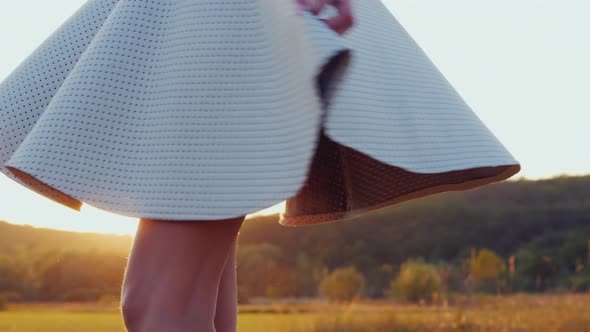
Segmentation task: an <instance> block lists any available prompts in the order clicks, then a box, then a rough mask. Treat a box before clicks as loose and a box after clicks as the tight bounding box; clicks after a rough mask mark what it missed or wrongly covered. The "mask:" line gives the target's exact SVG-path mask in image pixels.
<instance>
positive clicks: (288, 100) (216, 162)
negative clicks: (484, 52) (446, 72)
mask: <svg viewBox="0 0 590 332" xmlns="http://www.w3.org/2000/svg"><path fill="white" fill-rule="evenodd" d="M294 2H295V0H225V1H211V0H88V1H87V2H86V3H85V4H84V5H83V7H82V8H80V10H78V11H77V12H76V13H75V14H74V15H72V17H70V19H68V20H67V21H66V22H65V23H64V24H63V25H62V26H61V27H60V28H59V29H58V30H57V31H56V32H54V33H53V34H52V35H51V36H50V37H49V38H48V39H47V40H46V41H45V42H44V43H43V44H42V45H40V46H39V48H38V49H37V50H36V51H35V52H34V53H33V54H31V55H30V56H29V57H28V58H27V59H25V60H24V62H23V63H22V64H21V65H20V66H19V67H18V68H16V69H15V70H14V71H13V72H12V73H11V74H10V76H9V77H8V78H7V79H6V80H5V81H3V82H2V84H1V85H0V171H1V172H2V173H4V174H5V175H7V176H8V177H10V178H11V179H13V180H15V181H17V182H18V183H20V184H22V185H24V186H26V187H28V188H30V189H31V190H34V191H35V192H37V193H39V194H41V195H44V196H46V197H48V198H49V199H52V200H54V201H55V202H58V203H61V204H63V205H65V206H67V207H70V208H72V209H76V210H79V209H80V207H81V205H82V204H83V203H86V204H89V205H92V206H94V207H96V208H99V209H103V210H106V211H110V212H113V213H116V214H120V215H123V216H129V217H137V218H149V219H160V220H211V219H220V220H221V219H228V218H232V217H237V216H241V215H245V214H250V213H254V212H256V211H259V210H262V209H265V208H267V207H270V206H273V205H275V204H278V203H280V202H282V201H285V200H286V211H285V212H284V213H282V214H281V216H280V220H279V222H280V223H281V224H282V225H288V226H297V225H304V224H317V223H324V222H333V221H338V220H343V219H347V218H350V217H353V216H358V215H359V214H363V213H365V212H368V211H371V210H375V209H377V208H382V207H385V206H389V205H393V204H396V203H399V202H402V201H406V200H409V199H414V198H418V197H422V196H426V195H430V194H434V193H439V192H443V191H449V190H465V189H469V188H474V187H477V186H481V185H485V184H488V183H492V182H496V181H500V180H504V179H506V178H509V177H510V176H512V175H514V174H516V173H517V172H518V171H519V170H520V165H519V163H518V162H517V161H516V160H515V159H514V157H513V156H512V155H511V154H510V153H509V152H508V151H507V150H506V148H505V147H504V146H503V145H502V144H501V143H500V142H499V141H498V139H497V138H496V137H495V136H494V135H493V134H492V133H491V132H490V131H489V129H488V128H487V127H486V126H485V125H484V124H483V123H482V121H481V120H480V119H479V118H478V117H477V116H476V114H475V113H474V112H473V111H472V110H471V109H470V108H469V106H468V105H466V103H465V102H464V101H463V100H462V98H461V97H460V96H459V95H458V94H457V92H456V91H455V90H454V89H453V87H452V86H451V85H450V84H449V83H448V81H447V80H446V79H445V78H444V76H443V75H442V74H441V73H440V72H439V71H438V70H437V68H436V67H435V66H434V65H433V64H432V62H431V61H430V60H429V59H428V57H427V56H426V55H425V54H424V53H423V51H422V50H421V49H420V48H419V47H418V46H417V45H416V43H415V42H414V41H413V40H412V38H411V37H410V36H409V35H408V34H407V32H406V31H405V30H404V29H403V28H402V27H401V26H400V24H399V23H398V22H397V21H396V19H395V18H394V17H393V16H392V14H391V13H390V12H389V10H388V9H387V8H386V7H385V6H384V4H383V3H382V2H381V1H380V0H353V1H352V3H353V12H354V14H355V18H356V21H355V24H354V26H353V27H352V28H351V29H350V30H348V31H347V32H346V33H345V34H344V35H339V34H337V33H336V32H334V31H332V30H331V29H330V28H328V27H327V25H326V24H325V23H324V22H322V21H321V20H320V18H325V17H329V16H330V13H331V14H333V13H334V11H333V7H328V8H327V13H328V15H320V16H319V17H318V16H315V15H313V14H311V13H310V12H308V11H304V12H303V13H302V14H297V13H296V10H295V6H294ZM325 13H326V12H324V13H323V14H325Z"/></svg>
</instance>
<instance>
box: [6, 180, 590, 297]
mask: <svg viewBox="0 0 590 332" xmlns="http://www.w3.org/2000/svg"><path fill="white" fill-rule="evenodd" d="M277 220H278V218H277V216H260V217H255V218H249V219H247V220H246V221H245V222H244V225H243V227H242V230H241V231H240V235H239V240H238V241H239V246H238V256H237V268H238V286H239V287H238V288H239V298H240V300H241V301H242V302H247V301H248V299H249V298H252V297H257V296H266V297H287V296H289V297H291V296H297V297H299V296H305V297H316V296H325V297H328V298H332V299H341V298H350V297H353V296H364V297H373V298H380V297H386V296H391V295H395V296H400V297H403V298H406V299H408V300H416V299H421V300H429V299H430V300H432V299H433V298H432V296H435V297H436V296H441V294H444V293H446V292H473V291H484V292H516V291H526V292H544V291H549V290H555V289H561V290H564V291H573V292H575V291H587V290H588V288H589V287H590V267H589V266H590V258H589V252H590V242H589V239H590V176H585V177H565V176H564V177H556V178H552V179H547V180H539V181H530V180H526V179H521V180H518V181H506V182H502V183H497V184H492V185H488V186H485V187H482V188H477V189H473V190H470V191H465V192H450V193H445V194H439V195H435V196H431V197H427V198H423V199H419V200H415V201H411V202H406V203H402V204H399V205H397V206H393V207H389V208H385V209H380V210H378V211H374V212H372V213H370V214H367V215H365V216H362V217H359V218H356V219H352V220H349V221H342V222H336V223H327V224H321V225H309V226H302V227H284V226H281V225H279V224H278V223H277ZM130 245H131V238H130V237H117V236H108V235H104V236H103V235H95V234H79V233H72V232H60V231H55V230H43V229H35V228H31V227H25V226H15V225H10V224H7V223H0V294H2V296H3V297H4V298H7V299H8V300H10V301H68V300H77V301H78V300H97V299H100V298H102V297H109V296H110V297H118V295H119V292H120V287H121V283H122V277H123V271H124V269H125V265H126V262H127V255H128V253H129V248H130ZM416 280H421V282H416ZM416 284H421V285H429V286H427V287H426V286H425V287H424V289H418V290H416V289H413V290H412V288H413V287H414V286H412V285H416ZM414 288H415V287H414ZM344 290H348V291H344ZM343 294H345V295H343ZM411 294H414V295H411ZM415 294H419V295H415Z"/></svg>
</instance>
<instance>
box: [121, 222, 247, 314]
mask: <svg viewBox="0 0 590 332" xmlns="http://www.w3.org/2000/svg"><path fill="white" fill-rule="evenodd" d="M243 220H244V217H239V218H233V219H225V220H195V221H163V220H149V219H142V220H140V224H139V226H138V229H137V233H136V236H135V238H134V241H133V246H132V249H131V254H130V257H129V262H128V265H127V270H126V272H125V280H124V284H123V294H122V301H123V302H125V303H126V304H127V305H128V306H129V305H130V306H131V307H134V308H141V310H140V311H141V312H145V313H146V314H148V313H150V312H158V313H159V314H162V313H167V314H168V315H170V316H173V315H176V314H177V313H184V312H194V309H196V308H195V307H198V306H199V305H200V304H202V303H208V302H211V301H215V300H216V296H217V288H218V286H219V282H220V277H221V274H222V271H223V268H224V266H225V262H226V260H227V258H228V254H229V252H230V249H231V247H232V243H233V241H234V240H235V239H236V236H237V234H238V232H239V229H240V227H241V225H242V222H243ZM213 303H214V302H213ZM211 314H213V315H214V312H212V313H208V312H204V313H203V315H211ZM179 318H181V317H179Z"/></svg>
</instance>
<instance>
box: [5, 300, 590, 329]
mask: <svg viewBox="0 0 590 332" xmlns="http://www.w3.org/2000/svg"><path fill="white" fill-rule="evenodd" d="M588 308H590V294H582V295H572V294H568V295H526V294H522V295H510V296H503V297H497V296H490V295H482V296H473V297H470V298H463V299H459V300H457V301H456V303H455V304H453V305H432V306H429V305H411V304H400V303H394V302H386V301H381V302H379V301H371V302H367V301H358V302H352V303H348V304H329V303H324V302H317V301H316V302H307V303H304V304H295V303H271V304H259V305H240V308H239V311H240V313H239V316H238V330H239V331H240V332H258V331H269V332H274V331H277V332H278V331H281V332H319V331H322V332H361V331H363V332H366V331H370V332H394V331H395V332H405V331H445V332H446V331H449V332H450V331H473V332H475V331H486V332H493V331H498V332H504V331H518V332H525V331H526V332H528V331H535V332H545V331H547V332H566V331H567V332H577V331H590V310H589V309H588ZM0 331H3V332H12V331H15V332H16V331H18V332H41V331H43V332H58V331H59V332H70V331H71V332H74V331H87V332H107V331H109V332H113V331H122V332H124V331H125V329H124V327H123V324H122V320H121V317H120V314H119V312H118V309H117V305H116V304H115V303H112V304H105V303H102V304H101V303H91V304H88V303H86V304H82V303H66V304H42V303H36V304H11V305H9V307H8V310H7V311H4V312H0Z"/></svg>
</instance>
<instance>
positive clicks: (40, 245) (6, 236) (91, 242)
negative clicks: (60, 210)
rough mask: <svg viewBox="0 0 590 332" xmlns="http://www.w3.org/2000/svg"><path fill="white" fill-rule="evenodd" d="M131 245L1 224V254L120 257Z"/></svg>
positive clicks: (119, 239) (121, 238)
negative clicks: (80, 253) (71, 253)
mask: <svg viewBox="0 0 590 332" xmlns="http://www.w3.org/2000/svg"><path fill="white" fill-rule="evenodd" d="M131 241H132V238H131V236H129V235H109V234H94V233H78V232H67V231H61V230H54V229H47V228H36V227H32V226H29V225H14V224H10V223H7V222H5V221H2V220H0V254H9V253H10V252H11V251H13V250H15V248H21V249H25V250H27V251H30V252H44V251H53V250H55V251H62V250H63V251H71V250H73V251H88V250H99V251H112V252H117V253H122V252H128V251H129V249H130V246H131Z"/></svg>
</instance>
